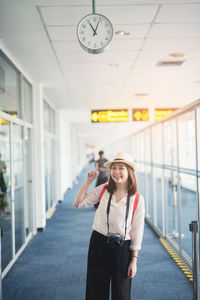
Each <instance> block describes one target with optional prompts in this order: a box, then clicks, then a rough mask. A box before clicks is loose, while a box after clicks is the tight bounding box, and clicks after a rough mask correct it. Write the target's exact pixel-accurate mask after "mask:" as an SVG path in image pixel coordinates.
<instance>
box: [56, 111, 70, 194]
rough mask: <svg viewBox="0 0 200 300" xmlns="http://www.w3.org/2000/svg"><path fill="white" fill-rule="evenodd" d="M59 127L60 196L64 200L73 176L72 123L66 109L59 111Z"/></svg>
mask: <svg viewBox="0 0 200 300" xmlns="http://www.w3.org/2000/svg"><path fill="white" fill-rule="evenodd" d="M57 129H58V140H57V142H58V147H57V149H58V158H57V159H58V160H57V161H58V173H59V174H58V179H59V183H58V185H59V186H58V198H59V200H63V197H64V193H65V192H66V190H67V189H68V188H71V187H72V176H71V168H72V163H71V156H72V153H71V125H70V122H69V121H68V119H67V118H66V111H65V110H59V111H58V113H57Z"/></svg>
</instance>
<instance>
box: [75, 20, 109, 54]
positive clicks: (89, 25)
mask: <svg viewBox="0 0 200 300" xmlns="http://www.w3.org/2000/svg"><path fill="white" fill-rule="evenodd" d="M77 36H78V40H79V42H80V44H81V46H82V47H83V49H84V50H86V51H87V52H89V53H94V54H95V53H101V52H103V51H104V49H105V47H106V46H107V45H108V44H109V43H110V41H111V40H112V37H113V27H112V24H111V22H110V20H109V19H108V18H106V17H105V16H103V15H100V14H90V15H87V16H85V17H84V18H83V19H82V20H81V21H80V22H79V24H78V26H77Z"/></svg>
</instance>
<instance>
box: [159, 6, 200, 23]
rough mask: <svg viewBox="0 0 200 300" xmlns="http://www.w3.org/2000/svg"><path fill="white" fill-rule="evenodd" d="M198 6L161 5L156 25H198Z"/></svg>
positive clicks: (199, 8)
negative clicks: (195, 23) (194, 23)
mask: <svg viewBox="0 0 200 300" xmlns="http://www.w3.org/2000/svg"><path fill="white" fill-rule="evenodd" d="M199 16H200V4H198V3H196V4H182V3H181V4H172V5H162V6H161V9H160V11H159V14H158V16H157V18H156V23H174V24H176V23H191V22H192V23H193V22H197V23H199Z"/></svg>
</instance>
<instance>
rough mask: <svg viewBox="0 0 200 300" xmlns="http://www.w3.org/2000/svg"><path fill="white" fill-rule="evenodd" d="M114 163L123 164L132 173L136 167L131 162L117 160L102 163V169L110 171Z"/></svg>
mask: <svg viewBox="0 0 200 300" xmlns="http://www.w3.org/2000/svg"><path fill="white" fill-rule="evenodd" d="M115 163H123V164H125V165H127V166H129V167H130V168H131V169H133V170H134V171H135V170H136V166H135V164H134V163H131V162H129V161H126V160H123V159H122V160H120V159H119V160H113V161H107V162H105V163H104V167H105V168H107V169H109V170H110V168H111V165H112V164H115Z"/></svg>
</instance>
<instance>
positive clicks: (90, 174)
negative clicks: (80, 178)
mask: <svg viewBox="0 0 200 300" xmlns="http://www.w3.org/2000/svg"><path fill="white" fill-rule="evenodd" d="M97 174H98V163H96V168H95V170H91V171H89V172H88V176H87V182H88V183H89V184H90V183H92V181H93V180H94V179H95V178H97Z"/></svg>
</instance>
